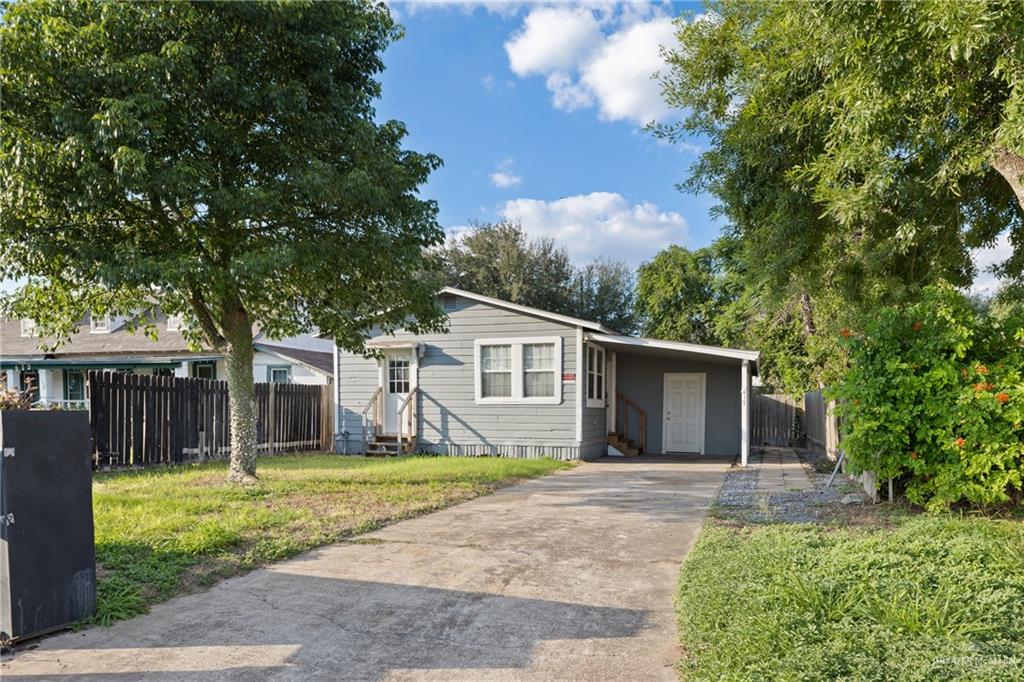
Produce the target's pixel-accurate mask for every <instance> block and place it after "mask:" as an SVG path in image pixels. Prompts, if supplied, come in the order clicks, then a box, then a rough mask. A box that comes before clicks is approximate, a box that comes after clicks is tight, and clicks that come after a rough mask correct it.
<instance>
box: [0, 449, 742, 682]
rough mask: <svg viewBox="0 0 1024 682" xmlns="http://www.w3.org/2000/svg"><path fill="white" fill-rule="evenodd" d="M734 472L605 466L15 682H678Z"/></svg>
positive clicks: (417, 522)
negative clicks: (680, 635)
mask: <svg viewBox="0 0 1024 682" xmlns="http://www.w3.org/2000/svg"><path fill="white" fill-rule="evenodd" d="M727 467H728V462H727V461H724V460H721V459H718V460H716V459H711V458H703V459H702V458H698V457H691V458H672V459H666V458H661V459H654V458H651V459H647V460H641V461H636V460H626V461H624V460H621V459H619V460H609V459H606V460H601V461H598V462H594V463H587V464H582V465H580V466H578V467H576V468H574V469H572V470H568V471H562V472H559V473H556V474H553V475H551V476H548V477H546V478H542V479H537V480H534V481H530V482H527V483H524V484H522V485H517V486H514V487H510V488H505V489H503V490H501V491H499V492H497V493H495V494H493V495H488V496H485V497H481V498H479V499H476V500H472V501H470V502H466V503H464V504H461V505H458V506H456V507H452V508H450V509H446V510H444V511H439V512H436V513H434V514H430V515H427V516H423V517H420V518H417V519H412V520H409V521H404V522H402V523H398V524H395V525H393V526H390V527H388V528H385V529H383V530H381V531H378V532H375V533H371V534H369V535H364V536H360V537H359V538H356V539H353V540H352V541H350V542H344V543H340V544H336V545H332V546H329V547H324V548H321V549H318V550H314V551H311V552H308V553H306V554H303V555H302V556H299V557H297V558H295V559H293V560H291V561H285V562H282V563H280V564H276V565H274V566H272V567H270V568H267V569H264V570H259V571H255V572H253V573H250V574H248V575H245V576H242V577H239V578H233V579H231V580H226V581H224V582H222V583H220V584H218V585H217V586H215V587H213V588H212V589H210V590H207V591H205V592H202V593H198V594H192V595H188V596H184V597H179V598H176V599H173V600H171V601H168V602H165V603H164V604H161V605H159V606H156V607H155V608H153V610H152V611H151V612H150V613H149V614H147V615H145V616H141V617H139V618H135V619H134V620H131V621H127V622H122V623H118V624H117V625H115V626H114V627H112V628H109V629H105V628H99V627H97V628H92V629H89V630H87V631H85V632H81V633H67V634H63V635H60V636H56V637H51V638H49V639H47V640H45V641H43V642H42V644H41V645H40V646H39V647H38V648H37V649H34V650H23V651H20V652H18V653H16V655H15V656H14V658H13V659H12V660H8V661H6V662H5V663H4V665H3V669H2V671H0V676H2V677H3V679H4V680H14V679H39V677H40V676H41V677H47V678H60V679H69V678H70V679H76V678H77V679H97V680H99V679H103V680H111V679H114V680H135V679H147V680H174V681H178V680H250V679H259V680H265V679H272V680H340V679H354V680H404V679H430V680H506V679H559V680H565V679H580V680H596V679H609V680H623V679H631V680H652V679H676V678H677V674H676V670H675V664H676V661H677V660H678V658H679V651H678V647H677V644H676V626H675V616H674V614H673V609H672V599H673V593H674V588H675V584H676V578H677V575H678V572H679V564H680V561H681V560H682V558H683V556H684V555H685V554H686V552H687V551H688V550H689V549H690V547H691V546H692V544H693V542H694V540H695V539H696V536H697V533H698V532H699V530H700V526H701V522H702V521H703V519H704V515H705V511H706V508H707V506H708V504H709V503H710V502H711V500H712V499H713V498H714V495H715V492H716V491H717V489H718V487H719V485H720V483H721V481H722V476H723V473H724V471H725V470H726V468H727Z"/></svg>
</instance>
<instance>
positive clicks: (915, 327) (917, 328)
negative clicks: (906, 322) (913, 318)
mask: <svg viewBox="0 0 1024 682" xmlns="http://www.w3.org/2000/svg"><path fill="white" fill-rule="evenodd" d="M923 326H924V325H923V324H921V323H920V322H915V323H914V324H912V325H910V328H911V329H913V330H914V331H915V332H919V331H921V327H923Z"/></svg>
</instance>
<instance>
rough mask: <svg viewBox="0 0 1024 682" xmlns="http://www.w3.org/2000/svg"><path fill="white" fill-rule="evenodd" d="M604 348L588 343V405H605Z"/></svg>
mask: <svg viewBox="0 0 1024 682" xmlns="http://www.w3.org/2000/svg"><path fill="white" fill-rule="evenodd" d="M604 378H605V357H604V348H601V347H600V346H595V345H593V344H587V407H604V406H605V400H604V390H605V385H604Z"/></svg>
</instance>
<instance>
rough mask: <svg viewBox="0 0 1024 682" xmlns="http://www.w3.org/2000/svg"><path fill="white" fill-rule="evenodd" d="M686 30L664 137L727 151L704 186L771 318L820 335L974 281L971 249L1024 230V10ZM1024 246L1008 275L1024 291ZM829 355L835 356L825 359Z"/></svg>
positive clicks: (699, 178) (669, 92) (860, 8)
mask: <svg viewBox="0 0 1024 682" xmlns="http://www.w3.org/2000/svg"><path fill="white" fill-rule="evenodd" d="M706 9H707V12H705V13H704V15H703V16H702V17H700V18H699V19H697V18H694V17H687V18H681V19H680V21H679V23H678V38H679V46H678V48H677V49H674V50H671V51H670V52H669V53H668V54H667V55H666V56H667V59H668V65H669V66H668V69H667V70H666V71H665V72H664V74H663V87H664V94H665V96H666V99H667V101H668V102H669V103H670V104H671V105H673V106H675V107H678V108H680V109H684V110H685V111H686V112H687V115H686V117H685V119H684V121H683V122H682V123H680V124H679V125H675V126H668V127H662V128H660V129H659V130H658V131H657V132H658V133H659V134H661V135H663V136H665V137H667V138H670V139H672V138H675V137H677V136H679V135H683V134H697V135H700V136H703V137H704V138H706V139H707V140H708V149H709V151H708V152H706V153H705V154H703V155H702V157H701V159H700V161H699V162H698V163H697V164H696V166H695V167H694V169H693V173H692V175H691V176H690V178H689V180H688V181H687V182H686V183H684V187H685V188H686V189H690V190H695V191H709V192H711V193H712V194H714V195H715V196H716V197H717V198H718V199H719V200H720V205H719V209H718V210H719V212H720V213H721V214H722V215H723V216H724V217H725V218H726V220H727V223H728V227H727V228H726V233H727V236H728V237H729V238H730V239H734V240H735V241H737V242H738V243H739V244H740V245H741V247H740V249H739V250H738V251H737V252H736V254H735V256H736V258H735V260H736V262H738V263H740V264H741V265H740V268H739V270H740V271H742V272H743V273H744V277H745V282H746V285H747V286H749V287H750V288H751V289H752V290H753V291H754V293H755V297H756V299H757V300H758V302H759V304H760V305H765V306H768V307H769V309H768V310H765V311H764V313H765V314H767V315H773V314H776V313H778V314H781V313H783V312H784V311H791V312H792V311H796V312H798V313H799V315H800V319H801V326H802V333H803V334H804V335H805V337H806V338H808V339H810V338H811V337H813V336H815V335H820V334H821V333H822V332H823V331H824V333H826V334H831V335H833V336H834V333H835V332H837V331H838V329H837V327H838V326H839V325H844V324H852V323H853V322H854V321H855V320H856V319H857V318H858V317H859V316H861V315H862V314H864V313H867V312H869V311H870V310H872V309H874V308H876V307H877V306H880V305H888V304H898V303H900V302H902V301H908V300H913V299H914V297H915V296H916V295H917V292H919V291H920V289H921V287H922V286H923V285H925V284H928V283H929V282H934V281H940V280H946V281H949V282H952V283H954V284H956V285H960V286H964V285H967V284H969V283H970V281H971V278H972V276H973V274H974V265H973V263H972V262H971V259H970V249H971V248H973V247H978V246H983V245H987V244H991V243H992V242H993V240H995V238H996V237H997V235H999V234H1000V233H1002V232H1004V231H1008V232H1009V235H1010V242H1011V244H1013V245H1014V246H1016V245H1017V244H1019V243H1020V240H1021V238H1022V237H1024V232H1022V218H1024V208H1022V205H1024V204H1022V203H1021V202H1022V196H1021V186H1022V185H1021V173H1022V172H1024V89H1022V88H1024V81H1022V80H1021V74H1022V73H1024V5H1022V4H1021V3H1010V2H1005V3H999V2H977V3H959V2H948V1H936V2H915V3H892V2H858V3H847V2H817V3H806V2H797V1H791V0H785V1H780V2H775V3H763V2H752V1H749V0H721V1H718V2H708V3H706ZM1022 266H1024V251H1022V250H1020V249H1015V250H1014V254H1013V256H1012V257H1011V258H1010V259H1009V261H1008V262H1007V263H1005V264H1004V266H1003V273H1004V274H1005V275H1007V276H1008V277H1009V278H1010V279H1018V280H1019V279H1020V277H1021V272H1022ZM818 361H819V362H820V361H822V358H818Z"/></svg>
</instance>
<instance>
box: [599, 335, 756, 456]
mask: <svg viewBox="0 0 1024 682" xmlns="http://www.w3.org/2000/svg"><path fill="white" fill-rule="evenodd" d="M586 341H587V342H588V343H589V344H592V345H594V346H598V347H601V348H604V349H605V352H606V354H607V367H608V379H609V380H608V392H607V396H608V399H607V414H606V417H607V427H608V433H609V443H612V444H613V447H614V444H615V443H616V442H619V443H624V444H626V445H627V446H629V445H631V446H632V448H631V449H635V450H637V451H642V452H643V453H644V454H654V455H657V454H676V453H697V454H706V455H739V456H740V459H741V462H742V463H743V464H744V465H745V464H746V463H747V458H748V455H749V449H750V407H749V402H750V401H749V395H750V380H751V376H752V375H756V373H757V362H758V358H759V353H757V352H756V351H748V350H736V349H731V348H718V347H715V346H701V345H698V344H690V343H680V342H674V341H660V340H656V339H645V338H637V337H631V336H619V335H613V334H597V333H591V334H587V335H586ZM628 454H632V453H628Z"/></svg>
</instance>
